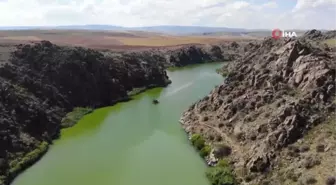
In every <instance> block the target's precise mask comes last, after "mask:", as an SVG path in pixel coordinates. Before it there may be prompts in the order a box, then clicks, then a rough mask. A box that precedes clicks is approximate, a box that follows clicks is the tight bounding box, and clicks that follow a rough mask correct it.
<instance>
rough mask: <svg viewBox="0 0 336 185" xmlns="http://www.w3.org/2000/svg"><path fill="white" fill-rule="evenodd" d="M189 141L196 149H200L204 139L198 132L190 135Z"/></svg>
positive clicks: (203, 145) (203, 144)
mask: <svg viewBox="0 0 336 185" xmlns="http://www.w3.org/2000/svg"><path fill="white" fill-rule="evenodd" d="M191 143H192V145H193V146H195V148H196V149H197V150H202V148H203V147H205V140H204V139H203V137H202V136H201V135H199V134H193V135H192V136H191Z"/></svg>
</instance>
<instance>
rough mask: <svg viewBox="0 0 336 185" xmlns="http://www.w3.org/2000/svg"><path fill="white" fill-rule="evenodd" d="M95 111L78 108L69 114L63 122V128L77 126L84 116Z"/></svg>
mask: <svg viewBox="0 0 336 185" xmlns="http://www.w3.org/2000/svg"><path fill="white" fill-rule="evenodd" d="M92 111H93V109H92V108H89V107H76V108H74V109H73V111H72V112H69V113H68V114H67V115H65V117H64V118H63V119H62V121H61V126H62V127H63V128H67V127H71V126H73V125H75V124H76V123H77V122H78V121H79V120H80V119H81V118H82V117H83V116H84V115H86V114H89V113H91V112H92Z"/></svg>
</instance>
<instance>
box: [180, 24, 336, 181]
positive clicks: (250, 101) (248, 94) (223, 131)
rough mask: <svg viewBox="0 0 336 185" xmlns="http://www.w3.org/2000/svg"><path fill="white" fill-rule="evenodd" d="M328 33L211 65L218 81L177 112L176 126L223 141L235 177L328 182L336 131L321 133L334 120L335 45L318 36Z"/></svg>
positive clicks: (271, 43) (262, 46)
mask: <svg viewBox="0 0 336 185" xmlns="http://www.w3.org/2000/svg"><path fill="white" fill-rule="evenodd" d="M335 33H336V32H335V31H331V32H326V33H322V32H320V31H317V30H312V31H309V32H307V33H306V34H305V35H304V36H303V37H300V38H297V39H291V40H282V39H279V40H274V39H272V38H267V39H265V40H264V41H263V42H262V43H259V44H255V45H251V47H250V50H249V51H248V52H246V54H245V55H244V56H243V57H242V58H241V59H239V60H236V61H233V62H230V63H229V65H228V66H226V67H223V69H222V70H218V72H219V73H224V76H226V79H225V81H224V83H222V84H221V85H219V86H218V87H216V88H215V89H213V90H212V92H211V93H210V94H209V95H208V96H206V97H204V98H203V99H201V100H200V101H198V102H196V103H195V104H193V105H192V106H191V107H189V108H188V109H187V110H186V111H185V112H184V113H183V115H182V117H181V119H180V122H181V123H182V127H183V128H184V130H185V131H186V132H187V133H188V134H189V135H191V136H193V135H195V134H196V135H199V136H201V137H202V138H203V139H204V142H205V143H207V144H209V145H210V146H215V145H226V146H228V147H229V148H230V153H228V156H227V157H226V158H228V159H229V161H232V163H231V164H232V168H233V169H232V170H233V171H232V173H233V174H234V176H235V177H236V179H237V182H238V183H242V184H246V185H254V184H281V185H282V184H286V185H290V184H311V183H315V184H329V183H330V182H334V181H332V180H333V179H335V177H334V169H335V166H334V165H328V164H330V163H331V161H332V160H333V162H332V163H333V164H334V159H335V153H334V152H332V151H335V150H334V149H335V148H336V143H335V142H334V141H332V140H334V139H333V138H335V133H334V132H331V131H330V132H329V133H328V134H325V133H326V130H328V128H329V127H330V124H331V125H335V124H336V122H335V120H334V119H333V118H334V117H335V108H336V105H335V82H336V80H335V72H336V67H335V63H334V61H335V59H336V55H335V52H334V51H335V49H336V48H335V47H334V46H333V47H330V46H327V45H324V44H323V41H324V39H330V37H331V36H332V37H335V35H336V34H335ZM320 43H322V44H320ZM330 120H333V123H329V122H330ZM327 123H329V124H327ZM317 128H318V129H317ZM317 130H319V131H317ZM323 133H324V134H323ZM308 135H314V136H313V137H312V136H309V137H308ZM215 151H216V150H212V152H211V153H215ZM211 153H210V154H209V155H211ZM216 161H219V160H217V159H216V160H214V163H217V162H216ZM214 165H215V164H214ZM320 169H323V171H324V173H320V172H319V170H320ZM328 182H329V183H328ZM218 184H220V183H218V181H217V182H214V183H213V184H212V185H218Z"/></svg>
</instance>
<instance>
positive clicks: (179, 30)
mask: <svg viewBox="0 0 336 185" xmlns="http://www.w3.org/2000/svg"><path fill="white" fill-rule="evenodd" d="M36 29H37V30H38V29H41V30H44V29H59V30H111V31H130V30H133V31H150V32H161V33H167V34H182V35H183V34H201V33H215V32H245V31H247V30H246V29H242V28H226V27H205V26H149V27H121V26H114V25H65V26H19V27H15V26H12V27H0V30H36Z"/></svg>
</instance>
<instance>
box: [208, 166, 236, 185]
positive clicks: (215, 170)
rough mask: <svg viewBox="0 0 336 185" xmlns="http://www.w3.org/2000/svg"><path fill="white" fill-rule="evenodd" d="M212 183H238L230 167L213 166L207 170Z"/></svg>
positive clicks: (217, 184) (221, 184)
mask: <svg viewBox="0 0 336 185" xmlns="http://www.w3.org/2000/svg"><path fill="white" fill-rule="evenodd" d="M206 176H207V178H208V179H209V181H210V183H211V185H236V180H235V178H234V176H233V174H232V170H231V169H230V168H229V167H222V166H216V167H211V168H209V169H208V171H207V172H206Z"/></svg>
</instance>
